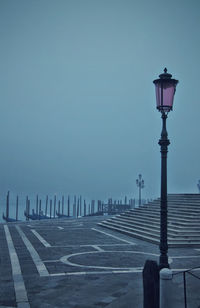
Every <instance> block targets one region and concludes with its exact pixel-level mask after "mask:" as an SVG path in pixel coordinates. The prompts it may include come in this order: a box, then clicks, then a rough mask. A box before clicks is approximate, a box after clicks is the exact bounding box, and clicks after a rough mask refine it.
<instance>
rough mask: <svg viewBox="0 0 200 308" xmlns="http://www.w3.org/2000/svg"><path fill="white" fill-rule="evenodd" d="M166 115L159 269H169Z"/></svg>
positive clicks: (163, 141) (162, 153)
mask: <svg viewBox="0 0 200 308" xmlns="http://www.w3.org/2000/svg"><path fill="white" fill-rule="evenodd" d="M166 119H167V114H166V113H165V112H163V113H162V132H161V139H160V140H159V145H160V147H161V149H160V152H161V198H160V264H159V267H160V269H162V268H166V267H169V263H168V256H167V252H168V243H167V152H168V145H169V144H170V141H169V140H168V134H167V129H166Z"/></svg>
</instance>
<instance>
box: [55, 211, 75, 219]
mask: <svg viewBox="0 0 200 308" xmlns="http://www.w3.org/2000/svg"><path fill="white" fill-rule="evenodd" d="M56 215H57V216H58V218H72V216H68V215H64V214H60V213H58V212H57V211H56Z"/></svg>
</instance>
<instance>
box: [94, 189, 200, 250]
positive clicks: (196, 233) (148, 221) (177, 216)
mask: <svg viewBox="0 0 200 308" xmlns="http://www.w3.org/2000/svg"><path fill="white" fill-rule="evenodd" d="M98 225H99V226H101V227H104V228H108V229H111V230H114V231H117V232H121V233H124V234H126V235H129V236H132V237H135V238H139V239H141V240H145V241H148V242H151V243H154V244H157V245H159V242H160V199H156V200H154V201H152V202H149V203H148V204H145V205H142V206H140V207H139V208H135V209H131V210H128V211H126V212H124V213H123V214H120V215H116V216H114V217H111V218H109V219H107V220H104V221H102V222H100V223H99V224H98ZM168 246H169V247H200V194H169V195H168Z"/></svg>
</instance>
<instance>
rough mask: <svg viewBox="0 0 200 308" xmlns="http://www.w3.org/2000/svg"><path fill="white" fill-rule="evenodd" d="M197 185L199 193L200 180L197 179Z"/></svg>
mask: <svg viewBox="0 0 200 308" xmlns="http://www.w3.org/2000/svg"><path fill="white" fill-rule="evenodd" d="M197 187H198V190H199V194H200V180H199V181H198V183H197Z"/></svg>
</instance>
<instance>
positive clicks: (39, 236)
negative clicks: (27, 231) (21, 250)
mask: <svg viewBox="0 0 200 308" xmlns="http://www.w3.org/2000/svg"><path fill="white" fill-rule="evenodd" d="M31 231H32V232H33V234H34V235H35V236H36V237H37V238H38V240H39V241H40V242H41V243H42V244H43V245H44V246H45V247H51V245H50V244H49V243H48V242H47V241H46V240H45V239H44V238H43V237H42V236H41V235H40V234H39V233H38V232H37V231H36V230H34V229H31Z"/></svg>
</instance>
